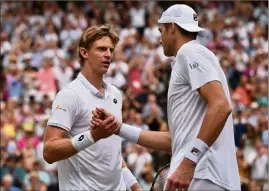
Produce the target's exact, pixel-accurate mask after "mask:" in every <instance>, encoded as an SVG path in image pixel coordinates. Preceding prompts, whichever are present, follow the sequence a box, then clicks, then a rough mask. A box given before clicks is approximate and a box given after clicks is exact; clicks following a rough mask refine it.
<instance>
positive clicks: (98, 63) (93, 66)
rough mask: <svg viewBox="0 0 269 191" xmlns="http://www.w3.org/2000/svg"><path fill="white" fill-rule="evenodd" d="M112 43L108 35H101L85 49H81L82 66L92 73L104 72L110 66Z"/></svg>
mask: <svg viewBox="0 0 269 191" xmlns="http://www.w3.org/2000/svg"><path fill="white" fill-rule="evenodd" d="M113 51H114V45H113V43H112V41H111V39H110V38H109V37H103V38H101V39H99V40H97V41H95V42H94V43H93V45H92V46H91V47H90V48H89V49H88V50H87V51H85V49H84V50H81V52H80V53H81V55H82V56H83V57H84V58H85V59H84V67H86V68H90V70H92V72H93V73H97V74H101V75H103V74H105V73H106V72H107V70H108V68H109V66H110V62H111V58H112V54H113Z"/></svg>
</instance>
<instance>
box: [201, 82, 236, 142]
mask: <svg viewBox="0 0 269 191" xmlns="http://www.w3.org/2000/svg"><path fill="white" fill-rule="evenodd" d="M198 92H199V94H200V96H201V97H202V98H203V99H204V100H205V101H206V102H207V111H206V114H205V117H204V120H203V123H202V126H201V129H200V131H199V133H198V136H197V138H199V139H201V140H202V141H204V142H205V143H206V144H207V145H208V146H209V147H210V146H211V145H212V144H213V143H214V142H215V140H216V139H217V138H218V136H219V134H220V133H221V131H222V129H223V128H224V125H225V123H226V121H227V119H228V117H229V115H230V114H231V112H232V109H231V107H230V105H229V102H228V100H227V98H226V96H225V93H224V90H223V87H222V85H221V83H220V82H219V81H212V82H209V83H207V84H206V85H204V86H202V87H201V88H200V89H199V90H198ZM231 136H233V135H231Z"/></svg>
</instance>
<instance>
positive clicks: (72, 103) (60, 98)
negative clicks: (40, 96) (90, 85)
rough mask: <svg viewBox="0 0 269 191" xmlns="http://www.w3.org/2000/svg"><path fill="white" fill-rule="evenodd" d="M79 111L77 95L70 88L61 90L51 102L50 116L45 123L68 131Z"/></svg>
mask: <svg viewBox="0 0 269 191" xmlns="http://www.w3.org/2000/svg"><path fill="white" fill-rule="evenodd" d="M78 113H79V97H78V95H77V94H76V93H75V92H74V91H73V90H71V89H69V88H65V89H63V90H61V91H60V92H59V93H58V94H57V96H56V98H55V100H54V101H53V104H52V110H51V116H50V118H49V120H48V123H47V125H51V126H57V127H60V128H63V129H65V130H66V131H70V130H71V128H72V126H73V124H74V122H75V119H76V117H77V116H78Z"/></svg>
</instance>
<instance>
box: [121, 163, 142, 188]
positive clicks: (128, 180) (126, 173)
mask: <svg viewBox="0 0 269 191" xmlns="http://www.w3.org/2000/svg"><path fill="white" fill-rule="evenodd" d="M122 175H123V179H124V182H125V184H126V188H127V190H131V187H132V186H133V185H134V184H136V183H138V182H137V180H136V178H135V177H134V175H133V174H132V172H131V171H130V170H129V169H128V168H127V167H124V168H122Z"/></svg>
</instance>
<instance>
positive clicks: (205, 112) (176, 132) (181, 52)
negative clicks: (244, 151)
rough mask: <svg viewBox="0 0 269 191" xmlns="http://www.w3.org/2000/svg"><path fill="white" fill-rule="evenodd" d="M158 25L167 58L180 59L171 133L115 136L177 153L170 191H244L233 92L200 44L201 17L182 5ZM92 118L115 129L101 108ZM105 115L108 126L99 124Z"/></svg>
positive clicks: (126, 130) (171, 93) (124, 130)
mask: <svg viewBox="0 0 269 191" xmlns="http://www.w3.org/2000/svg"><path fill="white" fill-rule="evenodd" d="M158 22H159V30H160V32H161V44H162V45H163V49H164V54H165V55H166V56H175V59H174V61H173V62H172V73H171V79H170V84H169V90H168V98H167V99H168V106H167V107H168V111H167V115H168V123H169V133H166V132H151V131H145V130H141V129H139V128H135V127H133V126H129V125H126V124H122V125H120V131H115V132H114V133H116V134H117V133H118V134H119V135H120V136H121V137H123V138H125V139H127V140H130V141H132V142H134V143H138V144H140V145H142V146H145V147H149V148H152V149H158V150H164V151H170V150H171V151H172V159H171V165H170V170H169V173H168V179H167V181H166V189H165V190H176V189H178V190H182V189H185V190H187V189H189V190H240V179H239V173H238V167H237V161H236V151H235V143H234V132H233V120H232V115H231V112H232V110H231V100H230V96H229V89H228V85H227V81H226V77H225V75H224V72H223V71H222V69H221V67H220V64H219V62H218V59H217V58H216V56H215V55H214V54H213V53H212V52H211V51H210V50H208V49H207V48H206V47H204V46H202V45H201V44H199V42H198V41H196V40H195V39H196V36H197V33H198V32H200V31H203V30H204V29H203V28H200V27H199V26H198V21H197V14H196V12H195V11H194V10H193V9H192V8H190V7H189V6H187V5H183V4H177V5H173V6H171V7H169V8H168V9H167V10H166V11H165V12H163V14H162V16H161V18H160V19H159V20H158ZM93 114H94V117H93V120H92V124H93V125H94V126H99V127H101V128H103V129H104V130H107V129H111V127H108V126H107V124H109V121H111V119H108V117H110V116H111V115H112V114H111V113H110V112H109V111H106V110H104V109H102V108H97V110H95V111H94V112H93ZM103 114H105V117H104V119H105V120H102V119H100V116H101V115H103ZM115 125H116V123H115ZM114 128H115V127H114ZM116 129H117V128H116Z"/></svg>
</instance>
